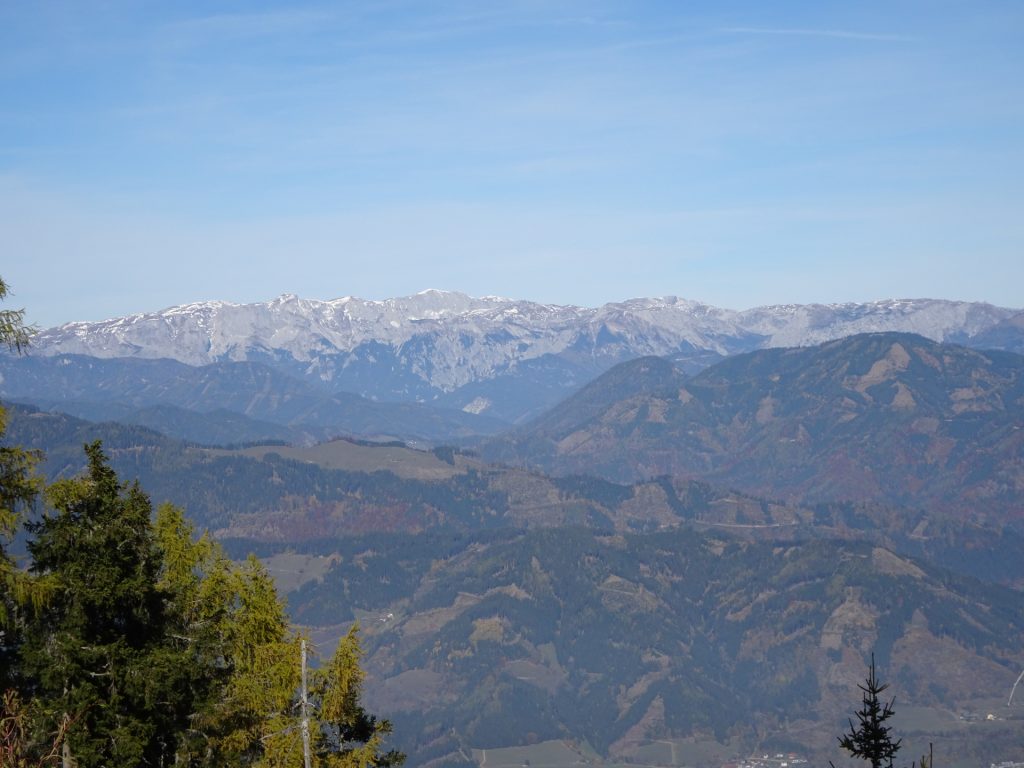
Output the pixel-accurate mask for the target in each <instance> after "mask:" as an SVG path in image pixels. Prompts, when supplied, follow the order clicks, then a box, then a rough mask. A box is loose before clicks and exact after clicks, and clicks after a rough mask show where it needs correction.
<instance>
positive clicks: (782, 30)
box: [719, 27, 917, 43]
mask: <svg viewBox="0 0 1024 768" xmlns="http://www.w3.org/2000/svg"><path fill="white" fill-rule="evenodd" d="M719 31H720V32H728V33H731V34H740V35H785V36H791V37H830V38H837V39H840V40H865V41H870V42H878V43H912V42H914V41H915V40H916V39H917V38H915V37H910V36H908V35H892V34H879V33H875V32H855V31H852V30H846V29H800V28H789V27H723V28H722V29H720V30H719Z"/></svg>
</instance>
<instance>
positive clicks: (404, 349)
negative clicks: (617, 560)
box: [0, 291, 1024, 422]
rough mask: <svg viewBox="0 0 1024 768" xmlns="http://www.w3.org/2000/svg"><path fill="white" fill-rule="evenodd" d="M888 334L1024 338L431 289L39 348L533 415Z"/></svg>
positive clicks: (908, 315) (988, 316)
mask: <svg viewBox="0 0 1024 768" xmlns="http://www.w3.org/2000/svg"><path fill="white" fill-rule="evenodd" d="M878 331H902V332H913V333H919V334H921V335H924V336H926V337H928V338H931V339H933V340H936V341H955V342H959V343H965V344H974V343H975V342H976V343H977V344H979V345H982V346H990V345H994V346H996V347H998V348H1007V349H1018V348H1020V346H1021V343H1022V339H1024V328H1022V327H1021V324H1020V322H1019V315H1018V314H1017V312H1016V311H1014V310H1010V309H1003V308H999V307H994V306H991V305H988V304H980V303H969V302H950V301H936V300H927V299H923V300H905V301H896V300H890V301H881V302H873V303H869V304H834V305H788V306H773V307H761V308H757V309H751V310H747V311H743V312H737V311H733V310H727V309H720V308H717V307H712V306H709V305H707V304H701V303H699V302H695V301H688V300H685V299H680V298H676V297H665V298H656V299H633V300H630V301H625V302H619V303H613V304H606V305H604V306H602V307H598V308H586V307H575V306H557V305H548V304H538V303H535V302H529V301H514V300H510V299H503V298H497V297H484V298H473V297H469V296H466V295H463V294H459V293H446V292H442V291H425V292H423V293H420V294H416V295H414V296H408V297H404V298H397V299H388V300H384V301H368V300H363V299H357V298H352V297H346V298H342V299H336V300H333V301H314V300H307V299H300V298H298V297H296V296H292V295H285V296H281V297H279V298H277V299H274V300H273V301H269V302H265V303H258V304H244V305H242V304H230V303H226V302H205V303H197V304H188V305H183V306H178V307H172V308H170V309H166V310H163V311H160V312H153V313H146V314H140V315H134V316H131V317H125V318H119V319H114V320H108V321H104V322H97V323H69V324H67V325H63V326H60V327H58V328H52V329H49V330H47V331H44V332H43V333H41V334H39V336H38V337H37V338H36V339H35V345H34V350H33V354H35V355H42V356H49V357H53V356H67V355H84V356H89V357H98V358H135V359H138V358H142V359H151V360H155V359H170V360H176V361H178V362H181V363H185V364H187V365H191V366H205V365H210V364H215V363H225V362H257V363H263V364H266V365H268V366H270V367H271V368H274V369H275V370H277V371H279V372H281V373H284V374H287V375H289V376H292V377H294V378H297V379H299V380H302V381H304V382H306V383H307V384H310V383H312V384H315V385H316V386H317V387H318V388H319V389H322V390H325V391H327V392H330V393H337V392H350V393H355V394H360V395H363V396H366V397H370V398H374V399H379V400H398V401H410V400H419V401H430V402H434V403H436V404H438V405H442V406H445V407H450V408H455V409H461V410H465V411H468V412H471V413H475V414H479V413H483V414H487V415H488V416H492V417H494V418H497V419H500V420H504V421H506V422H521V421H523V420H525V419H527V418H529V417H531V416H535V415H538V414H539V413H541V412H542V411H543V410H545V409H546V408H547V407H549V406H551V405H554V404H555V403H557V402H558V401H559V400H561V399H562V398H563V397H565V396H566V395H567V394H569V393H570V392H572V391H574V390H575V389H577V388H579V387H580V386H582V385H583V384H585V383H586V382H588V381H589V380H591V379H592V378H594V377H595V376H596V375H598V374H600V373H602V372H603V371H605V370H607V369H609V368H611V367H612V366H614V365H616V364H617V363H620V362H623V361H625V360H629V359H633V358H636V357H640V356H644V355H656V356H660V357H668V358H671V359H672V360H674V361H675V362H676V363H677V364H678V365H679V366H680V367H681V368H682V369H684V370H687V371H690V372H694V371H697V370H700V369H701V368H703V367H706V366H707V365H709V364H711V363H713V362H716V361H718V360H721V359H722V358H724V357H727V356H730V355H733V354H737V353H741V352H748V351H751V350H755V349H762V348H771V347H782V346H805V345H813V344H819V343H822V342H825V341H829V340H832V339H836V338H841V337H844V336H849V335H851V334H856V333H863V332H878ZM0 391H2V392H3V393H4V394H7V395H8V396H10V395H12V394H13V393H11V392H9V391H7V390H6V389H3V390H0Z"/></svg>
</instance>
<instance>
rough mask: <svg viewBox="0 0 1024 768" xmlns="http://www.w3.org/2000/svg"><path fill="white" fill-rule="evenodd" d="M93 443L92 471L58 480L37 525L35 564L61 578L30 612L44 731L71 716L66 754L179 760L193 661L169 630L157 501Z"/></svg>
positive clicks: (122, 765)
mask: <svg viewBox="0 0 1024 768" xmlns="http://www.w3.org/2000/svg"><path fill="white" fill-rule="evenodd" d="M85 450H86V455H87V458H88V469H87V471H86V473H85V474H84V476H82V477H78V478H74V479H66V480H59V481H57V482H56V483H54V484H53V485H52V486H51V487H50V488H49V489H48V490H47V494H46V495H47V498H48V500H49V502H50V503H51V504H52V506H53V508H54V510H55V511H54V513H52V514H49V515H47V516H45V517H44V518H43V519H42V520H41V521H40V522H38V523H34V524H32V525H31V526H30V532H31V533H32V534H33V535H34V538H33V539H32V540H31V541H30V542H29V551H30V553H31V555H32V558H33V563H32V570H33V572H34V573H36V574H40V575H45V576H48V577H49V578H51V579H52V580H53V581H54V583H55V584H54V592H53V594H52V596H51V597H50V599H49V601H48V602H47V604H46V605H45V606H44V607H43V608H42V609H41V611H40V612H39V613H38V614H37V615H33V616H32V617H30V619H29V620H28V621H27V622H26V633H25V635H26V636H25V643H24V644H23V646H22V654H21V657H22V664H23V667H24V672H25V673H26V676H27V677H28V679H29V680H30V681H31V685H30V687H29V693H30V694H31V696H32V698H33V699H34V703H35V705H36V707H37V709H38V711H39V713H40V720H41V722H40V725H41V726H42V730H43V731H45V732H53V731H54V730H56V728H57V727H59V725H60V723H62V722H70V725H69V726H68V729H67V734H66V739H65V741H64V744H63V759H64V763H65V764H74V765H76V766H78V768H92V767H93V766H95V767H96V768H99V767H100V766H103V768H137V767H138V766H145V765H152V766H156V765H165V764H169V763H170V761H171V759H172V758H173V755H174V753H175V752H176V739H177V734H179V733H180V732H181V731H182V730H183V729H184V726H185V723H184V722H182V721H181V712H182V710H187V709H189V707H188V706H187V699H188V698H189V697H190V696H191V691H190V686H189V672H188V669H189V667H188V664H187V663H185V661H186V660H185V659H184V658H183V656H182V654H181V652H180V651H179V650H178V649H176V648H175V647H174V646H173V645H172V644H171V643H170V642H169V641H168V631H167V630H168V619H167V614H166V611H165V609H166V603H167V595H166V594H165V592H164V591H163V590H162V589H160V588H159V587H158V585H157V577H158V573H159V569H160V563H161V558H160V552H159V550H158V548H157V546H156V542H155V540H154V536H153V530H152V527H151V523H150V514H151V506H150V502H149V499H148V498H147V497H146V495H145V494H144V493H143V492H142V490H141V489H140V488H139V487H138V485H137V484H132V485H128V486H125V485H123V484H122V483H121V482H120V481H119V480H118V478H117V476H116V475H115V473H114V471H113V470H112V469H111V468H110V466H109V465H108V463H107V459H106V457H105V456H104V454H103V451H102V450H101V448H100V445H99V443H93V444H91V445H88V446H86V449H85Z"/></svg>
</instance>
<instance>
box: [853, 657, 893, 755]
mask: <svg viewBox="0 0 1024 768" xmlns="http://www.w3.org/2000/svg"><path fill="white" fill-rule="evenodd" d="M858 687H859V688H860V690H861V694H862V696H861V707H860V709H859V710H857V711H856V712H855V713H854V714H855V715H856V717H857V724H856V725H854V723H853V721H852V720H850V731H849V733H846V734H845V735H843V736H840V737H839V746H840V747H842V748H843V749H845V750H846V751H847V752H849V753H850V755H851V756H852V757H859V758H861V759H862V760H867V761H868V762H870V763H871V768H883V767H884V768H892V765H893V759H894V758H895V757H896V753H897V752H899V750H900V745H901V743H902V739H896V740H895V741H893V738H892V736H891V735H890V731H891V728H890V727H889V726H888V725H886V722H887V721H888V720H889V719H890V718H891V717H892V716H893V709H892V707H893V704H894V703H895V699H891V700H890V701H888V702H883V701H882V700H881V699H879V695H880V694H882V693H884V692H885V690H886V689H887V688H888V687H889V686H888V684H886V683H880V682H879V681H878V675H877V673H876V671H875V654H873V653H872V654H871V667H870V669H869V670H868V678H867V680H865V681H864V685H860V686H858Z"/></svg>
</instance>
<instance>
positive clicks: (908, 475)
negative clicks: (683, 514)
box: [482, 333, 1024, 520]
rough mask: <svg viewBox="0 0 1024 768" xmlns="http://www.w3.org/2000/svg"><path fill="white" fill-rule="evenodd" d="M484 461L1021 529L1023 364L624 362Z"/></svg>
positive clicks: (918, 351) (919, 341)
mask: <svg viewBox="0 0 1024 768" xmlns="http://www.w3.org/2000/svg"><path fill="white" fill-rule="evenodd" d="M482 453H483V455H484V456H485V457H486V458H488V459H490V460H500V461H508V462H513V463H522V464H525V465H528V466H531V467H534V468H537V469H541V470H543V471H546V472H553V473H556V474H568V473H579V472H590V473H594V474H598V475H600V476H603V477H606V478H608V479H611V480H615V481H618V482H629V481H635V480H638V479H642V478H645V477H651V476H657V475H662V474H670V475H675V476H680V477H688V478H701V479H705V480H708V481H710V482H713V483H716V484H726V485H730V486H733V487H737V488H740V489H742V490H744V491H747V492H750V493H755V494H760V495H765V496H769V497H775V498H787V499H801V500H803V501H806V502H815V501H825V500H839V499H847V500H874V501H884V502H885V503H888V504H894V505H899V506H905V507H926V508H932V509H938V510H945V511H953V512H957V513H958V514H962V515H964V516H968V517H974V518H979V519H981V518H985V517H986V516H989V515H995V516H996V517H999V518H1006V517H1009V518H1014V519H1018V520H1019V519H1022V518H1024V509H1022V508H1021V504H1020V498H1021V493H1022V492H1024V464H1022V462H1021V456H1022V455H1024V358H1022V357H1020V356H1018V355H1015V354H1012V353H1005V352H980V351H977V350H971V349H967V348H964V347H960V346H957V345H950V344H938V343H936V342H932V341H929V340H927V339H925V338H923V337H920V336H914V335H910V334H888V333H886V334H865V335H861V336H854V337H850V338H848V339H842V340H839V341H834V342H829V343H827V344H823V345H821V346H818V347H811V348H796V349H772V350H762V351H758V352H753V353H750V354H745V355H737V356H735V357H733V358H730V359H728V360H725V361H723V362H721V363H718V364H716V365H714V366H712V367H711V368H708V369H706V370H705V371H703V372H701V373H700V374H698V375H697V376H695V377H693V378H692V379H687V380H684V379H683V378H682V377H681V376H678V375H674V374H673V373H672V372H671V371H670V370H669V369H668V368H667V364H661V365H658V364H656V363H653V362H651V361H648V360H646V359H645V360H641V361H633V362H630V363H626V364H623V365H622V366H619V367H618V368H616V369H613V370H612V371H610V372H609V373H608V374H606V375H605V376H603V377H601V378H600V379H598V380H597V381H595V382H593V383H592V384H591V385H589V386H588V387H587V388H585V389H584V390H582V391H581V392H580V393H578V394H577V395H576V396H575V397H573V398H570V399H569V400H568V401H566V402H565V403H563V404H562V405H560V406H558V407H557V408H555V409H553V410H552V411H551V412H549V413H548V414H545V415H544V416H542V417H540V418H539V419H537V420H535V421H534V422H532V423H531V424H529V425H527V426H526V427H524V428H521V429H520V430H517V431H516V432H513V433H510V434H509V435H508V436H506V437H501V438H497V439H495V440H493V441H491V442H490V443H488V444H487V445H486V446H485V447H484V449H483V451H482Z"/></svg>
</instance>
